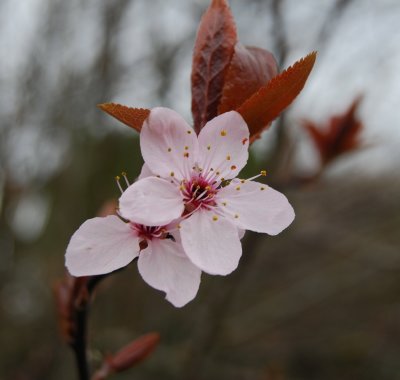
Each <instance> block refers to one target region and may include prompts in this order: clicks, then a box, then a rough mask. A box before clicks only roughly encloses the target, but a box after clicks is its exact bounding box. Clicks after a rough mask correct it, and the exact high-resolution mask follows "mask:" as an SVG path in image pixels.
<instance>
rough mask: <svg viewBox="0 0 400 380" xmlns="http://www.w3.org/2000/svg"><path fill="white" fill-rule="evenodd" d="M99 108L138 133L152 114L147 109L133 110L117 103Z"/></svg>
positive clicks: (105, 104) (101, 105)
mask: <svg viewBox="0 0 400 380" xmlns="http://www.w3.org/2000/svg"><path fill="white" fill-rule="evenodd" d="M98 107H99V108H100V109H102V110H103V111H104V112H107V113H108V114H109V115H111V116H113V117H115V118H116V119H117V120H119V121H121V122H122V123H124V124H126V125H127V126H129V127H131V128H133V129H136V130H137V131H138V132H140V130H141V128H142V125H143V122H144V121H145V120H146V119H147V117H148V116H149V114H150V110H148V109H146V108H131V107H127V106H123V105H122V104H117V103H103V104H99V105H98Z"/></svg>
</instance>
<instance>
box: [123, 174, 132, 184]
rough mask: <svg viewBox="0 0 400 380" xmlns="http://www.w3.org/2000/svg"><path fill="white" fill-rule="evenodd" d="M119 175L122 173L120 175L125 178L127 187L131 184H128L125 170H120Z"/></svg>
mask: <svg viewBox="0 0 400 380" xmlns="http://www.w3.org/2000/svg"><path fill="white" fill-rule="evenodd" d="M121 175H122V177H124V179H125V183H126V186H128V187H129V186H130V185H131V184H130V183H129V181H128V177H127V176H126V172H122V173H121Z"/></svg>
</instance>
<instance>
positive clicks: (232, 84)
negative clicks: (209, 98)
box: [218, 43, 278, 114]
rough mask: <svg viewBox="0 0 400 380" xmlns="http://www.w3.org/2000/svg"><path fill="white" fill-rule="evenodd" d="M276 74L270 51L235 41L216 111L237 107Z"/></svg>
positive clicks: (220, 111) (275, 65)
mask: <svg viewBox="0 0 400 380" xmlns="http://www.w3.org/2000/svg"><path fill="white" fill-rule="evenodd" d="M277 74H278V67H277V64H276V61H275V58H274V56H273V55H272V53H270V52H269V51H268V50H264V49H260V48H257V47H246V46H243V45H242V44H241V43H237V44H236V46H235V52H234V54H233V58H232V60H231V63H230V65H229V69H228V72H227V74H226V77H225V83H224V89H223V94H222V99H221V104H220V105H219V107H218V113H219V114H221V113H224V112H228V111H231V110H235V109H237V108H239V107H240V106H241V105H242V104H243V102H244V101H245V100H247V99H248V98H250V96H251V95H253V94H254V93H255V92H256V91H258V90H259V89H260V88H261V87H262V86H264V85H265V84H267V83H268V82H269V81H270V80H271V78H273V77H274V76H276V75H277Z"/></svg>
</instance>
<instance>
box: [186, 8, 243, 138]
mask: <svg viewBox="0 0 400 380" xmlns="http://www.w3.org/2000/svg"><path fill="white" fill-rule="evenodd" d="M236 41H237V36H236V27H235V23H234V20H233V16H232V13H231V11H230V9H229V6H228V4H227V2H226V0H213V1H212V3H211V5H210V7H209V8H208V10H207V11H206V13H205V14H204V15H203V17H202V19H201V22H200V26H199V30H198V32H197V38H196V42H195V47H194V52H193V64H192V77H191V80H192V113H193V120H194V129H195V131H196V132H199V131H200V130H201V128H202V127H203V126H204V124H205V123H206V122H207V121H209V120H211V119H212V118H214V117H215V116H217V114H218V105H219V103H220V100H221V96H222V90H223V86H224V78H225V75H226V72H227V70H228V67H229V63H230V62H231V59H232V55H233V52H234V47H235V44H236Z"/></svg>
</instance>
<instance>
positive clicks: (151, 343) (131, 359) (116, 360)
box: [107, 332, 160, 372]
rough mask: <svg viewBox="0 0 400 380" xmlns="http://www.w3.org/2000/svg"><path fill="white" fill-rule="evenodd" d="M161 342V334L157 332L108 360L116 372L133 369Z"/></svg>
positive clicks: (142, 338) (138, 340)
mask: <svg viewBox="0 0 400 380" xmlns="http://www.w3.org/2000/svg"><path fill="white" fill-rule="evenodd" d="M159 341H160V334H158V333H156V332H153V333H149V334H146V335H143V336H141V337H140V338H138V339H136V340H134V341H133V342H131V343H129V344H128V345H127V346H125V347H123V348H121V350H119V351H118V352H117V353H116V354H115V355H113V356H111V357H109V358H107V361H108V364H109V365H110V366H111V368H112V369H113V370H114V371H115V372H121V371H124V370H126V369H128V368H131V367H133V366H134V365H135V364H137V363H139V362H141V361H142V360H144V359H145V358H146V357H147V356H149V355H150V354H151V353H152V352H153V351H154V350H155V348H156V347H157V345H158V342H159Z"/></svg>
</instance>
